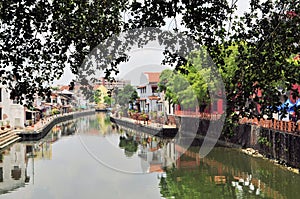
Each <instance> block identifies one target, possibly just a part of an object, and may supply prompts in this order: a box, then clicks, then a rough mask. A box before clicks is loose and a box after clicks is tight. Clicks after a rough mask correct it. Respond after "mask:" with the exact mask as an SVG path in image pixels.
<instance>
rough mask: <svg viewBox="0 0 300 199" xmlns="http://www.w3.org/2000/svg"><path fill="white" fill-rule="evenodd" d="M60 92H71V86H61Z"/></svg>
mask: <svg viewBox="0 0 300 199" xmlns="http://www.w3.org/2000/svg"><path fill="white" fill-rule="evenodd" d="M59 90H61V91H63V90H69V86H61V87H60V88H59Z"/></svg>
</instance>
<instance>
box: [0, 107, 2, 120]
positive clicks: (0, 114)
mask: <svg viewBox="0 0 300 199" xmlns="http://www.w3.org/2000/svg"><path fill="white" fill-rule="evenodd" d="M0 120H2V108H1V107H0Z"/></svg>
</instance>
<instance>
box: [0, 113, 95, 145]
mask: <svg viewBox="0 0 300 199" xmlns="http://www.w3.org/2000/svg"><path fill="white" fill-rule="evenodd" d="M94 113H95V110H87V111H80V112H71V113H64V114H58V115H54V116H49V117H46V118H44V119H41V120H39V121H38V122H37V123H35V124H34V125H33V126H27V127H25V128H23V129H20V128H19V129H14V130H13V129H11V128H5V129H4V130H0V150H1V149H4V148H5V147H7V146H9V145H11V144H13V143H15V142H17V141H20V140H21V141H34V140H39V139H41V138H43V137H44V136H45V135H46V134H47V133H48V132H49V131H50V130H51V128H52V127H53V126H54V125H55V124H57V123H60V122H63V121H67V120H71V119H74V118H77V117H82V116H85V115H91V114H94Z"/></svg>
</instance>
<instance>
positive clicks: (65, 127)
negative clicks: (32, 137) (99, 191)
mask: <svg viewBox="0 0 300 199" xmlns="http://www.w3.org/2000/svg"><path fill="white" fill-rule="evenodd" d="M74 129H75V122H74V121H71V122H64V123H61V124H58V125H56V126H54V127H53V129H52V130H51V131H50V132H49V133H48V134H47V136H46V137H44V138H43V139H42V140H40V141H37V142H23V143H15V144H14V145H12V146H10V147H9V148H7V149H4V150H2V151H1V152H0V194H4V193H7V192H11V191H13V190H15V189H18V188H20V187H24V186H25V185H26V184H28V183H29V182H30V177H29V176H28V171H27V166H28V163H29V160H30V159H31V161H34V160H39V159H48V160H51V159H52V143H54V142H56V141H57V140H58V139H59V138H60V137H61V136H62V135H63V136H67V135H70V134H74ZM32 173H34V171H32ZM32 177H34V176H32ZM32 180H34V179H32Z"/></svg>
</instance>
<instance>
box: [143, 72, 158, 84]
mask: <svg viewBox="0 0 300 199" xmlns="http://www.w3.org/2000/svg"><path fill="white" fill-rule="evenodd" d="M144 74H146V75H148V81H149V83H158V82H159V76H160V72H145V73H144Z"/></svg>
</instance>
